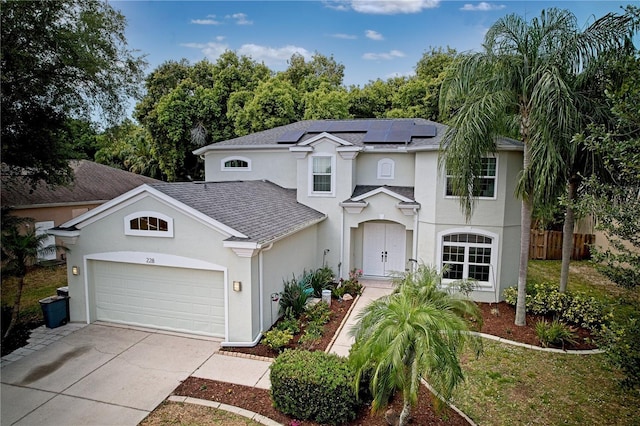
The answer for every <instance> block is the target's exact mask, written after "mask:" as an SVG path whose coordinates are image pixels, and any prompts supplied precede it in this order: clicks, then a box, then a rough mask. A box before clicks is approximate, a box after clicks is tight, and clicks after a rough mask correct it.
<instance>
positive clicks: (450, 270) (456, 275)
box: [442, 263, 464, 280]
mask: <svg viewBox="0 0 640 426" xmlns="http://www.w3.org/2000/svg"><path fill="white" fill-rule="evenodd" d="M444 266H445V268H444V269H445V271H444V273H443V274H442V277H443V278H447V279H450V280H461V279H462V271H463V270H464V265H462V264H459V263H445V264H444Z"/></svg>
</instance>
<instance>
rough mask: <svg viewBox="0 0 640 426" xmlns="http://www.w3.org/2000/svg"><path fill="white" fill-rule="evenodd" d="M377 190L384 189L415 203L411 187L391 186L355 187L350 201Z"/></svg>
mask: <svg viewBox="0 0 640 426" xmlns="http://www.w3.org/2000/svg"><path fill="white" fill-rule="evenodd" d="M378 188H386V189H388V190H389V191H391V192H395V193H396V194H398V195H401V196H403V197H405V198H408V199H410V200H413V201H415V198H414V196H413V187H412V186H391V185H357V186H356V187H355V189H354V190H353V194H351V198H350V200H352V199H354V198H356V197H359V196H360V195H363V194H366V193H367V192H371V191H373V190H375V189H378Z"/></svg>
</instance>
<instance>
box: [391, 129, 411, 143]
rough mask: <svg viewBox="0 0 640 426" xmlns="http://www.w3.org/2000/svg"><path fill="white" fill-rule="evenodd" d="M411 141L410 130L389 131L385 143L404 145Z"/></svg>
mask: <svg viewBox="0 0 640 426" xmlns="http://www.w3.org/2000/svg"><path fill="white" fill-rule="evenodd" d="M410 140H411V130H409V129H403V128H398V129H391V131H390V132H389V133H387V137H386V139H385V142H387V143H405V142H409V141H410Z"/></svg>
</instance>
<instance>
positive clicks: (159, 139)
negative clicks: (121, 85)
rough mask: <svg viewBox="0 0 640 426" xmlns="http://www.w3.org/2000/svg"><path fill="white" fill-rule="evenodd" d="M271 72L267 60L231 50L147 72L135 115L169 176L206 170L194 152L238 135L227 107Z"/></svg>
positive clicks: (185, 176)
mask: <svg viewBox="0 0 640 426" xmlns="http://www.w3.org/2000/svg"><path fill="white" fill-rule="evenodd" d="M270 75H271V71H270V70H269V69H268V68H267V67H266V66H264V65H263V64H258V63H256V62H255V61H252V60H251V59H250V58H248V57H245V56H238V55H237V54H236V53H234V52H230V51H227V52H225V53H223V54H222V55H221V56H220V57H219V58H218V60H217V61H216V63H211V62H209V61H207V60H203V61H200V62H197V63H196V64H194V65H190V64H189V63H188V62H187V61H186V60H182V61H180V62H175V61H168V62H165V63H164V64H162V65H160V66H159V67H158V68H157V69H156V70H154V71H153V72H152V73H151V74H150V75H149V77H148V78H147V80H146V83H145V85H146V88H147V94H146V96H145V97H144V98H143V99H142V100H141V101H140V102H139V103H138V105H137V106H136V111H135V116H136V118H137V119H138V121H139V122H140V123H141V124H142V125H143V126H144V127H145V129H146V130H147V131H148V133H149V135H151V141H152V152H153V155H154V158H155V159H156V160H157V161H158V164H159V167H160V170H161V171H162V173H163V174H164V175H165V176H166V177H167V179H168V180H184V179H188V177H192V178H199V177H200V176H201V175H202V167H201V162H200V161H199V159H198V158H196V157H194V156H193V155H192V154H191V151H193V150H194V149H196V148H198V147H200V146H202V145H204V144H207V143H213V142H215V141H219V140H225V139H229V138H231V137H233V136H235V135H236V132H235V128H234V127H235V126H234V120H233V117H232V116H230V115H229V114H228V109H227V107H228V105H229V102H230V100H231V97H232V96H233V94H234V93H235V92H238V91H253V90H254V89H255V88H256V87H257V85H258V84H259V82H260V81H262V80H264V79H267V78H268V77H269V76H270ZM234 111H235V110H234Z"/></svg>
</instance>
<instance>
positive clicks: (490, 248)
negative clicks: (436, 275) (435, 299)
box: [439, 230, 498, 289]
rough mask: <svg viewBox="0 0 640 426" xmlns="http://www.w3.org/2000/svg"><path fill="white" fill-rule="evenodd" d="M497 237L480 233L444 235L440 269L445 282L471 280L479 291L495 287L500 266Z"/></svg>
mask: <svg viewBox="0 0 640 426" xmlns="http://www.w3.org/2000/svg"><path fill="white" fill-rule="evenodd" d="M496 241H497V236H495V235H491V234H490V233H484V232H483V233H481V232H479V231H477V230H474V231H467V232H456V231H455V230H452V231H448V233H447V232H443V233H441V239H440V250H439V251H440V266H441V268H442V270H443V271H444V273H443V277H442V278H443V280H445V281H455V280H463V279H470V280H475V281H477V283H478V287H479V289H483V288H484V289H487V288H488V287H490V288H493V286H494V283H495V274H496V272H495V271H496V266H497V265H496V264H497V250H498V249H497V247H496Z"/></svg>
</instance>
